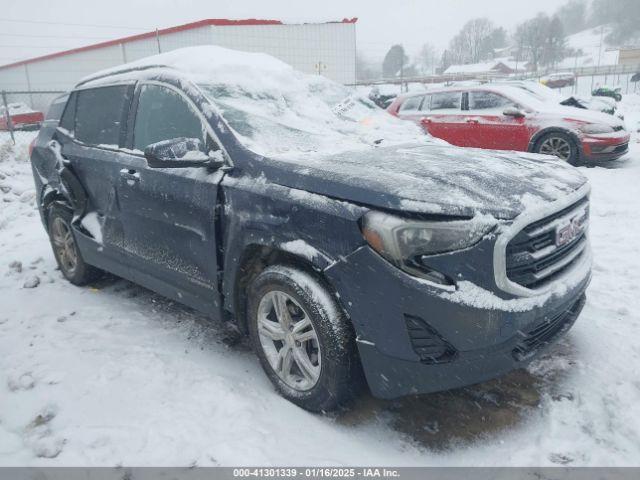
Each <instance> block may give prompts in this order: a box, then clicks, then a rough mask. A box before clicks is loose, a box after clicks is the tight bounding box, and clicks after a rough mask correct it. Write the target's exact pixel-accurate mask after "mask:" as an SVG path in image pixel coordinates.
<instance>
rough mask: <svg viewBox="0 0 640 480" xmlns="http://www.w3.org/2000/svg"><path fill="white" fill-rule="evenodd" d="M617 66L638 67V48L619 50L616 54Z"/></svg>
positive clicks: (639, 57)
mask: <svg viewBox="0 0 640 480" xmlns="http://www.w3.org/2000/svg"><path fill="white" fill-rule="evenodd" d="M618 64H619V65H636V66H637V65H640V47H627V48H621V49H620V52H619V53H618Z"/></svg>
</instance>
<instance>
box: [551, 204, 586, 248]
mask: <svg viewBox="0 0 640 480" xmlns="http://www.w3.org/2000/svg"><path fill="white" fill-rule="evenodd" d="M587 218H588V213H587V211H586V210H585V211H583V212H582V213H579V214H578V215H576V216H574V217H572V218H571V219H569V223H567V224H564V225H561V226H559V227H557V228H556V247H561V246H563V245H566V244H567V243H570V242H571V241H572V240H574V239H575V238H576V237H578V236H579V235H581V234H582V232H584V230H585V228H586V226H587Z"/></svg>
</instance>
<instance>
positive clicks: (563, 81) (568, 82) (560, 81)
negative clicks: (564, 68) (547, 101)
mask: <svg viewBox="0 0 640 480" xmlns="http://www.w3.org/2000/svg"><path fill="white" fill-rule="evenodd" d="M540 83H541V84H542V85H546V86H547V87H549V88H564V87H572V86H573V85H575V84H576V76H575V74H574V73H572V72H558V73H552V74H551V75H546V76H544V77H542V78H541V79H540Z"/></svg>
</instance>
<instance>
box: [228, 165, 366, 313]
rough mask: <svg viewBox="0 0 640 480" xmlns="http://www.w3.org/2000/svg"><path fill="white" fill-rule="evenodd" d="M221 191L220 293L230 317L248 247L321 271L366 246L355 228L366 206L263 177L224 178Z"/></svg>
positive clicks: (358, 229)
mask: <svg viewBox="0 0 640 480" xmlns="http://www.w3.org/2000/svg"><path fill="white" fill-rule="evenodd" d="M221 188H222V189H223V195H222V198H223V200H222V201H223V208H222V214H221V221H220V223H219V224H220V230H221V232H222V238H223V242H222V245H223V246H222V251H223V259H222V264H223V265H224V267H223V278H222V291H223V294H224V298H225V308H226V309H227V310H229V311H230V312H232V313H233V312H234V310H235V307H234V298H235V297H236V293H237V292H235V291H234V290H235V288H236V284H237V282H236V279H237V276H238V274H239V271H240V269H241V268H242V263H243V261H244V260H245V259H246V252H247V251H249V250H250V249H252V248H256V247H263V248H266V249H269V250H272V251H279V252H284V253H287V254H289V255H290V256H295V257H298V258H300V259H302V260H304V261H305V263H306V264H309V265H311V266H312V268H313V269H315V270H317V271H323V270H325V269H326V268H328V267H329V266H330V265H332V264H333V263H335V261H336V259H338V258H341V257H345V256H347V255H348V254H350V253H351V252H353V251H354V250H356V249H357V248H358V247H360V246H361V245H363V244H364V239H363V237H362V234H361V233H360V228H359V226H358V220H359V219H360V217H361V216H362V215H363V214H364V212H366V208H364V207H359V206H356V205H353V204H351V203H348V202H344V201H339V200H335V199H331V198H327V197H324V196H321V195H316V194H311V193H309V192H306V191H302V190H296V189H292V188H289V187H284V186H281V185H277V184H271V183H267V182H266V181H265V180H264V179H262V180H261V179H250V178H234V177H231V176H226V177H225V178H224V180H223V181H222V183H221Z"/></svg>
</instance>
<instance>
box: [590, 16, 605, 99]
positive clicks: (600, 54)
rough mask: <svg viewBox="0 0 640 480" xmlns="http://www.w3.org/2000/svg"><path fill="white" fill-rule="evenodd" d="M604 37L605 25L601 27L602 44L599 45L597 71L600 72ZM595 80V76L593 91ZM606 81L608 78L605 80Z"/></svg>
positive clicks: (593, 77) (592, 79) (593, 78)
mask: <svg viewBox="0 0 640 480" xmlns="http://www.w3.org/2000/svg"><path fill="white" fill-rule="evenodd" d="M603 39H604V25H602V26H601V27H600V46H599V47H598V70H597V72H596V73H600V62H601V61H602V41H603ZM594 80H595V76H592V77H591V91H593V82H594ZM605 82H606V80H605Z"/></svg>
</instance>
